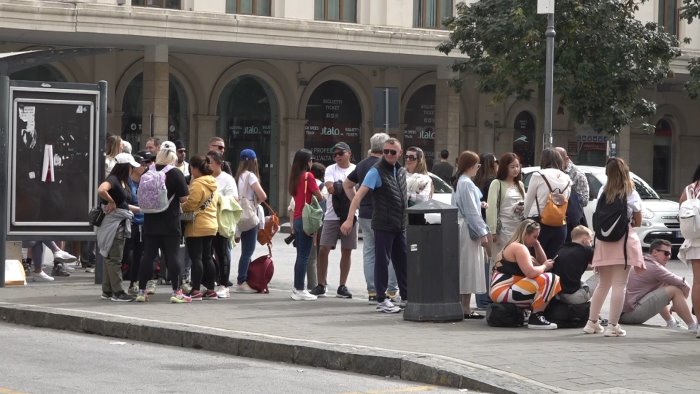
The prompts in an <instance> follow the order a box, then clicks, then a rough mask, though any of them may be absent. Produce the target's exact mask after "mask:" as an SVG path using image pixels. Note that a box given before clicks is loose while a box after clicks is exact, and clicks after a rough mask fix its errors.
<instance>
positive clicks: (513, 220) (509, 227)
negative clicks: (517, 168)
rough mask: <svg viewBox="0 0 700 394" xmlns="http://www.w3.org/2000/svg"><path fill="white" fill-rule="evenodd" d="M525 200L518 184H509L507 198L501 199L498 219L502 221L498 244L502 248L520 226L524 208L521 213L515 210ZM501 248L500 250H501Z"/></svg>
mask: <svg viewBox="0 0 700 394" xmlns="http://www.w3.org/2000/svg"><path fill="white" fill-rule="evenodd" d="M521 201H523V195H522V194H520V189H519V188H518V185H516V184H513V185H510V186H508V188H507V189H506V194H505V198H503V200H502V201H501V209H500V210H499V212H498V219H500V221H501V228H500V231H499V233H498V239H497V242H498V245H499V247H500V248H503V247H504V246H506V244H507V243H508V241H509V240H510V237H512V236H513V232H515V228H516V227H518V225H519V224H520V222H521V221H522V220H523V219H522V216H521V215H522V208H521V209H520V213H516V212H515V210H516V208H517V206H518V203H519V202H521ZM500 248H499V250H500Z"/></svg>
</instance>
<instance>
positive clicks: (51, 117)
mask: <svg viewBox="0 0 700 394" xmlns="http://www.w3.org/2000/svg"><path fill="white" fill-rule="evenodd" d="M49 86H50V87H49ZM99 89H100V88H99V86H98V85H93V84H56V83H54V84H50V85H49V84H45V83H44V84H42V83H36V82H25V81H12V82H11V83H10V121H11V127H10V138H9V153H10V154H9V157H8V159H9V160H8V163H9V165H8V174H7V175H8V180H9V183H8V184H9V193H8V194H9V199H8V201H7V204H8V213H9V220H8V224H7V226H8V228H7V230H8V238H12V239H17V240H20V239H30V238H32V237H31V236H32V235H33V236H41V237H44V238H46V237H47V236H48V237H52V238H54V239H60V238H62V237H64V236H71V237H72V238H73V239H75V238H80V236H94V231H93V227H92V226H90V225H89V223H88V222H87V212H88V210H89V209H90V208H91V206H92V205H93V203H94V201H96V192H97V191H96V185H97V181H98V179H97V174H98V172H99V167H100V166H99V161H98V156H99V152H100V145H99V144H100V138H99V130H101V128H100V127H99V126H100V125H99V122H100V119H101V116H99V111H100V108H99V106H100V90H99ZM76 236H78V237H76Z"/></svg>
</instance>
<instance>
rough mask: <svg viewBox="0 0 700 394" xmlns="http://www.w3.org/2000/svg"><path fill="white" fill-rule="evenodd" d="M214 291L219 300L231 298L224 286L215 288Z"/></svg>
mask: <svg viewBox="0 0 700 394" xmlns="http://www.w3.org/2000/svg"><path fill="white" fill-rule="evenodd" d="M214 291H215V292H216V295H217V296H219V298H229V297H231V293H230V291H229V289H228V287H226V286H216V287H215V288H214Z"/></svg>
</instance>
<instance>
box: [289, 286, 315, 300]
mask: <svg viewBox="0 0 700 394" xmlns="http://www.w3.org/2000/svg"><path fill="white" fill-rule="evenodd" d="M292 299H293V300H294V301H315V300H317V299H318V297H316V296H315V295H313V294H311V293H309V291H308V290H306V289H304V290H297V289H292Z"/></svg>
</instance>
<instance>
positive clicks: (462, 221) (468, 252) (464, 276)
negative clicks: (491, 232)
mask: <svg viewBox="0 0 700 394" xmlns="http://www.w3.org/2000/svg"><path fill="white" fill-rule="evenodd" d="M452 205H453V206H456V207H457V209H458V210H459V215H458V219H457V223H458V224H459V294H472V293H473V294H480V293H485V292H486V280H485V276H486V272H485V268H484V263H485V261H486V255H485V253H484V249H483V248H482V246H481V239H479V238H477V239H475V240H473V239H471V237H470V236H469V227H470V225H471V227H472V231H474V232H475V233H476V234H477V235H478V236H480V237H482V236H484V235H487V234H488V227H487V226H486V223H485V222H484V219H483V218H482V217H481V191H480V190H479V188H478V187H476V185H475V184H474V182H472V180H471V179H469V177H467V176H466V175H462V176H460V178H459V182H458V183H457V189H456V190H455V193H453V194H452Z"/></svg>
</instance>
